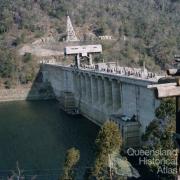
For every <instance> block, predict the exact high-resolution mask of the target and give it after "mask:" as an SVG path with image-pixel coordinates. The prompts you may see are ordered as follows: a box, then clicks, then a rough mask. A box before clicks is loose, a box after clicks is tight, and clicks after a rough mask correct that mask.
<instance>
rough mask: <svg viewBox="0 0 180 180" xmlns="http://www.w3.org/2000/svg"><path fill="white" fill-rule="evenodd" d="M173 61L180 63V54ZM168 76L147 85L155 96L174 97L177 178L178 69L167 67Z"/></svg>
mask: <svg viewBox="0 0 180 180" xmlns="http://www.w3.org/2000/svg"><path fill="white" fill-rule="evenodd" d="M174 58H175V61H176V62H177V63H180V55H176V56H174ZM167 74H168V75H169V76H168V77H165V78H161V79H159V81H158V83H159V84H154V85H148V88H150V89H154V90H155V91H154V92H155V95H156V97H157V98H159V99H161V98H166V97H175V98H176V133H175V134H174V140H175V143H176V144H177V146H178V157H177V180H178V179H179V178H180V177H179V176H180V69H168V70H167Z"/></svg>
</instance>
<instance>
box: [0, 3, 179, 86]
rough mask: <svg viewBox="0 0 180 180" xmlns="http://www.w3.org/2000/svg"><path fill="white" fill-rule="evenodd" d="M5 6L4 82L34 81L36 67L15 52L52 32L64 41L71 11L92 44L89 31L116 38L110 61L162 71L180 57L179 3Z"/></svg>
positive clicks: (0, 16) (0, 33)
mask: <svg viewBox="0 0 180 180" xmlns="http://www.w3.org/2000/svg"><path fill="white" fill-rule="evenodd" d="M0 4H1V6H0V49H1V51H0V64H1V68H0V77H1V78H3V80H2V82H3V83H5V81H7V80H8V81H11V82H12V79H16V81H15V80H14V82H16V83H17V82H18V83H19V82H20V83H24V82H29V80H33V76H32V74H29V71H31V69H32V67H33V66H32V64H34V63H31V64H28V63H30V61H29V60H28V61H26V60H27V57H26V58H25V59H26V60H25V61H24V60H23V58H21V57H18V55H16V54H17V53H16V50H17V48H18V47H19V46H21V45H22V44H23V43H27V42H32V40H33V39H35V38H37V37H41V36H43V35H45V34H46V33H47V32H48V31H53V32H54V33H55V34H56V35H57V34H59V37H61V36H62V35H63V34H64V33H65V26H66V23H65V21H66V18H65V16H66V14H67V12H68V13H69V15H70V16H71V19H72V21H73V23H74V24H75V27H81V29H84V31H83V33H84V35H83V37H84V39H85V40H89V39H88V36H87V33H88V32H93V33H94V34H96V35H97V36H99V35H112V36H113V37H114V38H115V39H116V40H114V41H104V42H102V44H103V47H104V50H105V51H104V54H103V58H104V59H105V60H111V61H112V60H118V61H119V63H121V64H126V65H130V66H132V65H133V66H140V65H142V62H143V61H145V62H146V65H147V67H148V68H149V69H150V70H154V71H157V70H159V69H160V68H162V69H164V68H166V67H168V66H169V65H171V63H172V62H171V61H172V58H173V55H174V54H178V53H179V49H180V11H179V9H180V1H179V0H133V1H132V0H111V1H109V0H88V1H82V0H69V1H65V0H34V1H31V0H26V1H24V0H16V1H14V0H0ZM28 59H30V58H28ZM19 64H23V66H22V65H19ZM27 64H28V65H27ZM22 76H23V80H21V79H22ZM4 79H5V80H4ZM3 83H2V84H3Z"/></svg>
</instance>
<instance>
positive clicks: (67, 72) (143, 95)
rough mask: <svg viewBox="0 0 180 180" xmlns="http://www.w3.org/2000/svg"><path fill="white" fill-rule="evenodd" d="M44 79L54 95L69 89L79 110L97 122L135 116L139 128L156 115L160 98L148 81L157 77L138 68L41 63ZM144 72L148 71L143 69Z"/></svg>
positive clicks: (151, 82) (58, 96)
mask: <svg viewBox="0 0 180 180" xmlns="http://www.w3.org/2000/svg"><path fill="white" fill-rule="evenodd" d="M41 71H42V74H43V81H44V82H46V81H48V82H50V83H51V86H52V88H53V90H54V93H55V95H56V97H57V99H59V98H60V99H61V98H62V97H63V96H64V92H69V93H71V99H73V101H74V103H75V106H76V107H77V109H78V111H79V113H80V114H81V115H83V116H85V117H86V118H88V119H90V120H91V121H93V122H95V123H96V124H98V125H102V124H103V123H104V122H105V121H106V120H109V118H110V117H111V116H112V115H125V116H127V117H132V116H136V118H137V120H138V122H139V123H140V131H141V132H144V131H145V128H146V126H147V125H148V124H149V123H150V122H151V121H152V120H153V119H154V118H155V110H156V108H157V107H158V106H159V101H158V100H157V99H156V98H155V96H154V93H153V91H152V90H151V89H148V88H147V85H150V84H154V83H157V81H158V77H153V75H152V74H150V75H149V74H148V78H147V77H146V78H145V77H143V74H140V73H139V72H134V73H136V76H135V75H133V76H132V75H131V71H130V70H127V72H125V74H123V70H122V69H119V70H117V69H116V72H113V70H112V69H109V70H108V71H107V70H106V71H105V70H104V69H103V68H101V69H98V68H95V67H93V68H91V67H90V66H89V67H87V66H83V67H80V68H76V67H73V66H63V65H58V64H42V65H41ZM146 73H147V72H146Z"/></svg>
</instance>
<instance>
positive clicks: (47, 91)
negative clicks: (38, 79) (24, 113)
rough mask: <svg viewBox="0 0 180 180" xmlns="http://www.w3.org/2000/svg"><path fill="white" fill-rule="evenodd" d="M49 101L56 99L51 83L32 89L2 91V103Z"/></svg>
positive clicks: (0, 100)
mask: <svg viewBox="0 0 180 180" xmlns="http://www.w3.org/2000/svg"><path fill="white" fill-rule="evenodd" d="M47 99H55V96H54V93H53V90H52V88H51V86H50V85H49V83H36V84H33V85H32V86H30V87H16V88H13V89H0V102H6V101H22V100H47Z"/></svg>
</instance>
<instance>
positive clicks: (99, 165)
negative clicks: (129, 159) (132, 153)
mask: <svg viewBox="0 0 180 180" xmlns="http://www.w3.org/2000/svg"><path fill="white" fill-rule="evenodd" d="M95 144H96V159H95V165H94V169H93V173H92V176H95V177H96V178H97V179H104V177H105V175H106V173H107V166H108V155H109V154H111V153H113V152H114V151H120V147H121V145H122V137H121V135H120V131H119V128H118V126H117V125H116V124H115V123H114V122H110V121H108V122H106V123H105V124H104V125H103V126H102V128H101V130H100V132H99V134H98V136H97V139H96V141H95Z"/></svg>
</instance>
